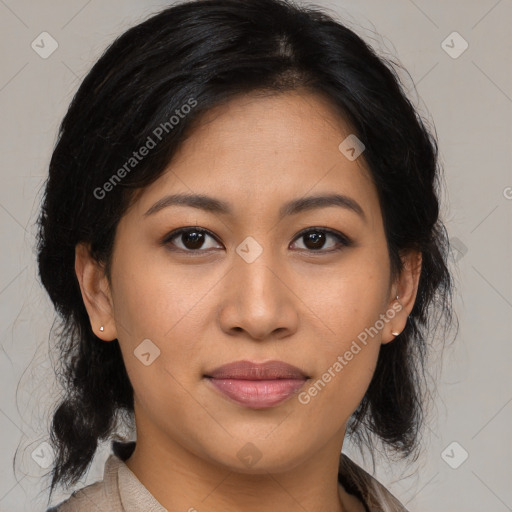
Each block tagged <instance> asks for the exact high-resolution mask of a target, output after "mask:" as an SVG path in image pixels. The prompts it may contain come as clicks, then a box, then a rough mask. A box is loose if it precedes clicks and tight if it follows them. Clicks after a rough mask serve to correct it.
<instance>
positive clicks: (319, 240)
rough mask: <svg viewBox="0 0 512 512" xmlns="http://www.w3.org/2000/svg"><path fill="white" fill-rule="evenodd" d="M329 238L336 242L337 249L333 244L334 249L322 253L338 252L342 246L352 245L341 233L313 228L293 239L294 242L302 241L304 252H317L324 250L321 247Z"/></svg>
mask: <svg viewBox="0 0 512 512" xmlns="http://www.w3.org/2000/svg"><path fill="white" fill-rule="evenodd" d="M329 237H330V238H333V239H334V240H336V241H337V243H338V247H336V244H334V248H331V249H330V250H325V251H323V252H333V251H339V250H340V249H341V248H342V247H343V246H350V245H351V244H352V242H351V240H349V239H348V238H347V237H346V236H344V235H342V234H341V233H338V232H336V231H332V230H330V229H325V228H314V229H308V230H307V231H302V232H301V233H299V235H298V236H297V237H296V238H295V240H300V239H302V240H304V243H305V249H306V250H307V249H309V250H311V251H318V250H319V249H322V248H324V247H323V246H324V244H325V241H326V240H327V239H328V238H329ZM340 246H341V247H340Z"/></svg>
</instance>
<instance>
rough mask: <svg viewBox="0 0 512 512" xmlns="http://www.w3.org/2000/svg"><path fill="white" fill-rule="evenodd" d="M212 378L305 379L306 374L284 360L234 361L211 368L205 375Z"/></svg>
mask: <svg viewBox="0 0 512 512" xmlns="http://www.w3.org/2000/svg"><path fill="white" fill-rule="evenodd" d="M205 376H206V377H211V378H212V379H243V380H273V379H306V378H308V377H307V375H306V374H305V373H304V372H303V371H302V370H300V369H299V368H297V367H296V366H293V365H291V364H288V363H285V362H284V361H267V362H265V363H253V362H251V361H234V362H232V363H228V364H225V365H223V366H220V367H219V368H216V369H215V370H212V371H211V372H209V373H207V374H206V375H205Z"/></svg>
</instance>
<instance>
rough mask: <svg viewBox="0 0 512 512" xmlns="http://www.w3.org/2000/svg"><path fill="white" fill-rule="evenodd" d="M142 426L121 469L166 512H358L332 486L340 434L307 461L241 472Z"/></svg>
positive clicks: (354, 502) (338, 488)
mask: <svg viewBox="0 0 512 512" xmlns="http://www.w3.org/2000/svg"><path fill="white" fill-rule="evenodd" d="M144 427H148V426H146V425H145V426H142V425H137V434H138V435H137V444H136V447H135V450H134V452H133V454H132V455H131V457H130V458H129V459H128V460H126V461H125V462H126V465H127V466H128V468H129V469H130V470H131V471H132V472H133V473H134V474H135V476H136V477H137V478H138V479H139V480H140V482H141V483H142V484H143V485H144V486H145V487H146V488H147V489H148V491H149V492H150V493H151V494H152V495H153V496H154V497H155V499H156V500H157V501H158V502H159V503H160V504H161V505H162V506H163V507H165V508H166V509H167V510H186V511H189V512H195V511H196V512H201V511H202V510H208V511H209V512H221V511H222V512H235V511H236V512H238V511H240V510H243V511H244V512H256V511H257V512H265V511H268V512H270V511H275V510H279V511H280V512H296V511H297V509H302V510H307V511H308V512H360V511H361V512H363V511H364V507H363V506H362V504H361V502H360V501H359V500H358V499H357V498H356V497H355V496H353V495H351V494H348V493H347V492H346V491H345V490H344V489H343V487H342V486H341V485H340V484H339V483H338V464H339V456H340V453H341V448H342V444H343V437H344V431H343V432H339V433H338V434H337V435H336V436H335V437H334V438H333V439H331V440H330V441H329V442H328V443H327V444H326V445H325V446H324V447H323V449H321V450H320V451H318V452H316V453H315V454H314V456H313V457H310V458H309V459H306V460H303V461H302V462H300V463H298V464H297V465H295V466H294V467H291V468H288V469H286V470H282V471H276V472H272V471H270V470H268V471H267V470H265V469H262V470H261V471H260V472H258V473H241V472H237V471H234V470H232V469H230V468H229V467H227V466H223V465H221V464H219V463H215V462H214V461H211V460H208V459H207V457H201V456H199V455H197V454H195V453H192V452H191V451H190V450H188V449H187V448H186V447H184V446H182V445H180V444H179V443H176V442H174V441H173V440H170V439H169V437H168V436H164V435H163V434H162V433H161V432H158V431H155V430H154V429H151V428H144Z"/></svg>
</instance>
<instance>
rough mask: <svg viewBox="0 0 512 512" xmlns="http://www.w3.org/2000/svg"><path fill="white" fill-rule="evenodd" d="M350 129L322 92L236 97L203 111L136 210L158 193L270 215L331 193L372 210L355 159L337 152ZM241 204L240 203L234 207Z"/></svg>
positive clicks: (371, 190) (369, 187) (366, 177)
mask: <svg viewBox="0 0 512 512" xmlns="http://www.w3.org/2000/svg"><path fill="white" fill-rule="evenodd" d="M351 133H352V132H351V129H350V126H349V125H348V124H347V123H346V122H345V121H344V120H343V118H342V117H341V115H340V114H339V113H337V111H335V110H334V109H333V107H332V105H331V104H330V103H329V102H328V101H327V100H326V99H324V98H323V97H322V96H320V95H317V94H312V93H309V92H304V91H302V92H288V93H280V94H273V95H271V96H268V95H267V96H263V95H262V94H261V93H253V94H250V95H243V96H239V97H237V98H235V99H232V100H230V101H229V102H228V103H226V104H223V105H220V106H217V107H215V108H213V109H211V110H209V111H208V112H206V113H205V114H204V115H203V117H202V118H201V119H200V122H199V123H197V124H196V125H195V127H194V129H193V130H192V131H191V132H190V134H189V136H188V138H187V139H186V140H185V141H184V142H183V143H182V145H181V146H180V148H179V150H178V151H177V152H176V154H175V155H174V157H173V159H172V161H171V162H170V164H169V166H168V168H167V170H166V171H165V172H164V173H163V174H162V176H160V178H159V179H158V180H157V181H155V182H154V183H152V184H151V185H150V186H148V187H146V189H144V190H143V192H142V194H141V195H140V196H139V199H138V201H137V202H138V204H137V205H136V210H137V212H138V214H139V215H143V214H144V212H146V211H147V209H148V208H150V207H151V206H152V204H153V203H154V202H155V201H157V200H158V199H160V198H161V197H162V196H163V195H164V193H170V192H171V191H172V192H173V193H176V192H180V193H195V194H203V195H210V196H215V197H218V198H221V199H224V200H225V201H226V202H229V203H231V204H233V205H237V206H236V208H235V209H238V210H237V213H238V214H239V215H242V214H243V211H241V210H244V211H250V212H251V214H252V213H256V212H257V213H259V214H264V213H266V212H274V211H275V212H277V211H278V210H279V207H280V205H281V204H282V203H284V202H287V201H289V200H290V199H295V198H297V197H302V196H307V195H317V194H325V193H339V194H344V195H348V196H351V197H353V198H354V199H355V200H356V201H357V202H358V203H360V204H361V203H363V205H366V206H363V208H364V209H365V211H368V212H369V215H370V217H372V216H375V215H376V214H377V213H378V212H377V211H376V210H375V208H376V207H378V199H377V192H376V190H375V187H374V184H373V182H372V180H371V178H370V173H369V171H368V169H367V168H366V164H365V162H364V158H363V156H361V157H359V158H357V159H356V160H353V161H351V160H349V159H348V158H347V157H346V156H345V155H344V154H343V153H342V152H341V151H340V149H339V145H340V143H341V142H342V141H343V140H344V139H346V137H348V136H349V135H351ZM240 206H242V208H240Z"/></svg>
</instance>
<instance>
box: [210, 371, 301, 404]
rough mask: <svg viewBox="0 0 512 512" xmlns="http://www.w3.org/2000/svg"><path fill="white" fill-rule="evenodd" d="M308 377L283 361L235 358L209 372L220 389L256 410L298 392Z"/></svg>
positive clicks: (212, 380)
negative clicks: (233, 360) (236, 359)
mask: <svg viewBox="0 0 512 512" xmlns="http://www.w3.org/2000/svg"><path fill="white" fill-rule="evenodd" d="M308 378H309V377H308V376H307V375H306V374H305V373H304V372H302V371H301V370H300V369H299V368H297V367H295V366H292V365H290V364H288V363H285V362H283V361H268V362H266V363H252V362H250V361H235V362H233V363H229V364H226V365H224V366H221V367H219V368H216V369H215V370H213V371H211V372H208V374H206V375H205V379H206V380H207V382H209V383H210V384H211V385H212V386H213V388H214V389H215V390H216V391H219V392H220V393H222V394H223V395H224V396H227V397H228V398H229V399H231V400H233V401H234V402H236V403H238V404H240V405H243V406H246V407H250V408H252V409H264V408H267V407H275V406H277V405H279V404H280V403H282V402H283V401H285V400H286V399H288V398H289V397H290V396H292V395H293V394H295V393H297V392H298V390H299V389H300V388H301V387H302V386H303V385H304V383H305V382H306V380H307V379H308Z"/></svg>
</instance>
